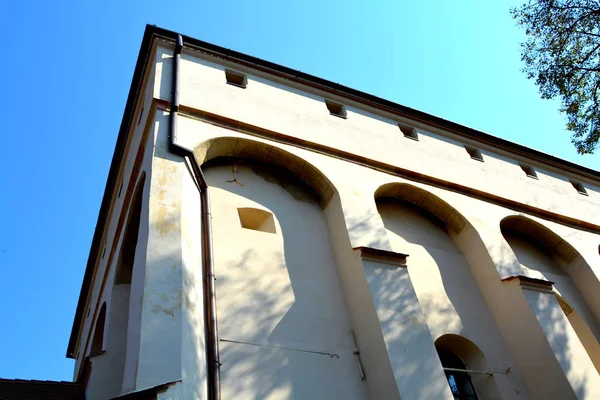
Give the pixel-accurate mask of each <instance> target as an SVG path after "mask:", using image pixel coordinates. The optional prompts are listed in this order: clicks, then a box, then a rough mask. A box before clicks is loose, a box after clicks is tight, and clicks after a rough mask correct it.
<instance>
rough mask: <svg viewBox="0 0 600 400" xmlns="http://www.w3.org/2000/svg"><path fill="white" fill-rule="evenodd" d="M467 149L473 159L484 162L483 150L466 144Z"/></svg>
mask: <svg viewBox="0 0 600 400" xmlns="http://www.w3.org/2000/svg"><path fill="white" fill-rule="evenodd" d="M465 150H467V153H469V155H470V156H471V158H472V159H473V160H477V161H481V162H483V156H482V155H481V152H480V151H479V150H478V149H476V148H475V147H471V146H465Z"/></svg>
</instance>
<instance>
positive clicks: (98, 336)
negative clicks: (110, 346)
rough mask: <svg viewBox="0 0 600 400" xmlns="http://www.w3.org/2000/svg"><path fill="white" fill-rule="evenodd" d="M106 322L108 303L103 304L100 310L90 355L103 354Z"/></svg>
mask: <svg viewBox="0 0 600 400" xmlns="http://www.w3.org/2000/svg"><path fill="white" fill-rule="evenodd" d="M105 321H106V303H103V304H102V307H101V308H100V314H98V319H97V320H96V327H95V328H94V337H93V338H92V348H91V350H90V355H91V356H94V355H98V354H100V353H102V348H103V346H104V323H105Z"/></svg>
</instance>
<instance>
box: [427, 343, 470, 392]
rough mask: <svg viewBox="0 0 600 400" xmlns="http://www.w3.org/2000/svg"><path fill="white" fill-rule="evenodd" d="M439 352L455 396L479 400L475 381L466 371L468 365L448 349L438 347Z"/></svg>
mask: <svg viewBox="0 0 600 400" xmlns="http://www.w3.org/2000/svg"><path fill="white" fill-rule="evenodd" d="M437 352H438V355H439V357H440V360H441V361H442V367H444V373H445V374H446V379H448V384H449V385H450V390H451V391H452V395H453V396H454V398H455V399H456V400H477V394H475V388H474V386H473V382H471V377H470V376H469V373H468V372H467V371H466V369H467V367H466V366H465V364H464V363H463V362H462V360H461V359H460V358H458V356H457V355H456V354H454V353H453V352H451V351H450V350H447V349H440V348H438V349H437Z"/></svg>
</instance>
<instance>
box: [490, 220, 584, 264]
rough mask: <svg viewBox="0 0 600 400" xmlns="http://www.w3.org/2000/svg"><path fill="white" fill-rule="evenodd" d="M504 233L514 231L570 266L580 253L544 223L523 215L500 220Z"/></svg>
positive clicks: (513, 232)
mask: <svg viewBox="0 0 600 400" xmlns="http://www.w3.org/2000/svg"><path fill="white" fill-rule="evenodd" d="M500 230H501V231H502V234H503V235H505V233H512V234H516V235H517V236H520V237H521V238H523V239H525V240H527V241H529V242H530V243H531V244H533V245H534V246H536V247H538V248H541V249H543V250H544V251H547V252H549V253H551V254H552V255H553V256H554V257H557V258H558V259H559V260H560V261H561V262H562V264H563V266H568V265H569V264H571V263H572V262H573V261H574V260H575V259H576V258H577V257H580V255H579V253H578V252H577V250H575V248H574V247H573V246H571V245H570V244H569V243H568V242H567V241H566V240H564V239H563V238H561V237H560V236H559V235H557V234H556V233H554V232H553V231H551V230H550V229H549V228H546V227H545V226H544V225H542V224H540V223H539V222H536V221H534V220H532V219H530V218H527V217H524V216H521V215H511V216H508V217H505V218H504V219H502V221H500Z"/></svg>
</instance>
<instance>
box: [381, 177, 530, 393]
mask: <svg viewBox="0 0 600 400" xmlns="http://www.w3.org/2000/svg"><path fill="white" fill-rule="evenodd" d="M374 197H375V202H376V205H377V209H378V211H379V214H380V215H381V217H382V220H383V223H384V226H385V229H386V233H387V235H388V238H389V241H390V245H391V248H392V250H393V251H394V252H399V253H405V254H408V259H407V266H408V270H409V274H410V277H411V281H412V284H413V287H414V289H415V293H416V295H417V298H418V300H419V303H420V305H421V308H422V310H423V314H424V316H425V320H426V322H427V326H428V329H429V330H430V332H431V335H432V337H433V338H434V339H435V338H437V337H440V338H442V339H441V340H440V342H439V343H442V344H444V345H446V346H450V344H452V346H451V347H452V348H453V349H454V351H458V353H459V354H460V355H462V357H465V354H463V352H461V351H460V350H461V349H462V351H466V350H465V349H471V350H472V354H473V355H474V354H479V355H480V356H481V354H483V353H485V354H486V357H479V358H478V357H475V356H472V357H471V358H470V359H469V361H468V362H467V360H466V359H465V358H463V361H465V362H467V364H468V365H472V367H471V369H478V370H481V369H484V370H486V371H491V370H492V369H493V370H495V371H504V370H506V369H507V368H510V369H511V371H515V372H516V371H517V368H516V365H515V364H514V362H513V357H514V355H513V353H511V352H509V347H508V346H507V344H506V343H505V340H504V333H505V329H504V328H505V327H500V326H499V325H498V320H499V319H500V318H503V317H504V314H503V313H504V312H505V310H504V309H503V308H502V307H501V306H498V303H497V300H495V296H496V295H497V293H498V292H499V290H500V285H501V281H500V276H499V273H498V270H497V267H496V265H495V263H494V261H493V259H492V257H491V255H490V252H489V251H488V247H487V246H486V244H485V243H484V241H483V240H482V238H481V236H480V234H479V232H478V231H477V229H476V228H475V227H474V226H473V225H472V224H471V223H470V222H469V221H468V220H467V218H466V217H465V216H464V215H462V214H461V212H459V211H458V210H457V209H456V208H455V207H453V206H452V205H451V204H449V203H448V202H447V201H445V200H443V199H441V198H440V197H438V196H437V195H435V194H433V193H431V192H429V191H427V190H425V189H422V188H419V187H416V186H415V185H412V184H408V183H389V184H386V185H383V186H381V187H380V188H379V189H378V190H377V191H376V192H375V196H374ZM378 290H385V289H383V288H378ZM390 312H392V311H391V310H390ZM467 338H468V339H467ZM450 339H453V340H452V341H450ZM463 339H464V340H463ZM469 343H471V345H468V344H469ZM473 343H477V344H478V345H477V346H475V345H474V344H473ZM457 349H458V350H457ZM479 349H482V350H479ZM459 357H460V356H459ZM487 357H489V358H487ZM482 360H483V361H482ZM484 361H485V362H484ZM475 366H477V367H475ZM492 367H493V368H492ZM479 375H481V374H478V375H477V376H476V377H475V379H476V380H477V381H478V382H477V385H478V386H481V387H483V388H484V389H481V388H480V389H478V393H479V395H480V398H491V399H498V398H514V396H515V395H514V393H515V391H514V389H515V385H516V384H515V382H512V381H511V379H512V377H513V376H512V375H511V379H507V377H506V375H503V374H492V375H493V376H492V377H491V378H490V377H489V375H486V374H483V376H482V377H480V376H479ZM514 378H515V381H518V382H519V383H518V386H522V382H521V378H520V377H519V375H518V373H517V374H516V375H515V376H514ZM474 383H475V382H474Z"/></svg>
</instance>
